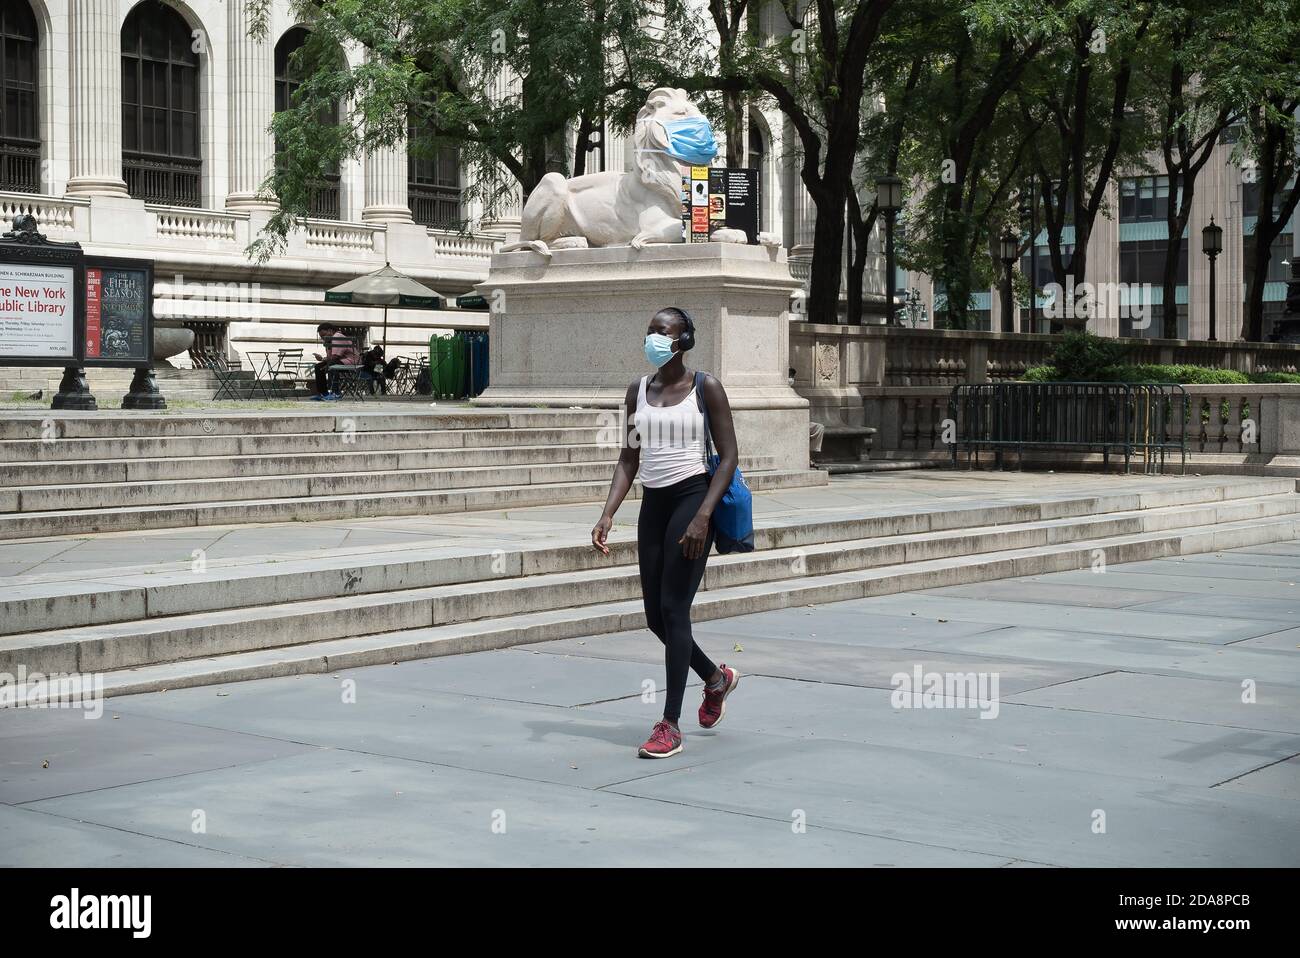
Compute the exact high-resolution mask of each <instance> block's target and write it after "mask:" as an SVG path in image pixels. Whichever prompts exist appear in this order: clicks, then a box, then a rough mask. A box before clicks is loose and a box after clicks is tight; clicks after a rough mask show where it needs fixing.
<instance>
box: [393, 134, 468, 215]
mask: <svg viewBox="0 0 1300 958" xmlns="http://www.w3.org/2000/svg"><path fill="white" fill-rule="evenodd" d="M406 142H407V154H406V156H407V160H406V170H407V173H406V181H407V182H406V195H407V203H408V204H409V205H410V207H411V216H412V217H413V218H414V219H415V222H417V223H421V224H423V225H425V226H435V227H438V228H441V229H454V228H456V227H457V226H458V225H459V223H460V221H461V211H460V152H459V151H458V150H457V149H456V148H455V147H454V146H445V145H435V144H434V143H433V142H432V138H431V137H430V136H429V135H427V134H426V135H424V136H421V135H420V128H419V127H418V126H417V123H416V122H415V121H413V122H412V123H411V126H410V128H409V135H408V136H407V140H406Z"/></svg>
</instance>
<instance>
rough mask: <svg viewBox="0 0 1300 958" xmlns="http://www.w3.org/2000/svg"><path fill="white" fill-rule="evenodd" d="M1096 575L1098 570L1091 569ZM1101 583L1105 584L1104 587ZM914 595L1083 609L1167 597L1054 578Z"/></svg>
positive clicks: (1126, 605) (1095, 582)
mask: <svg viewBox="0 0 1300 958" xmlns="http://www.w3.org/2000/svg"><path fill="white" fill-rule="evenodd" d="M1090 574H1092V575H1096V574H1097V573H1090ZM1103 585H1104V587H1103ZM913 594H914V595H947V596H956V597H957V598H962V599H1000V600H1002V601H1005V602H1029V603H1032V604H1036V605H1041V604H1044V603H1050V604H1052V605H1069V606H1079V607H1080V608H1085V609H1123V608H1129V607H1132V606H1137V605H1141V604H1142V603H1144V602H1157V601H1160V600H1162V599H1167V598H1169V593H1168V592H1160V591H1156V590H1154V589H1125V588H1119V589H1117V588H1114V586H1112V585H1111V584H1110V583H1109V582H1106V583H1103V581H1102V580H1101V579H1093V580H1092V581H1091V582H1088V583H1079V584H1077V585H1075V584H1071V583H1065V582H1059V581H1057V580H1055V579H1053V580H1051V581H1044V580H1042V579H1023V578H1021V579H1004V580H1002V581H1000V582H974V583H971V584H970V585H951V586H946V587H945V588H942V589H927V590H925V591H924V592H915V593H913Z"/></svg>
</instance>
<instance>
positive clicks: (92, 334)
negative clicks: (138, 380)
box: [86, 264, 152, 363]
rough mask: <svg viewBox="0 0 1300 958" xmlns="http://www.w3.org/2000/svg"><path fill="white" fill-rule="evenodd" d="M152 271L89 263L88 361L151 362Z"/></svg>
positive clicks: (87, 288)
mask: <svg viewBox="0 0 1300 958" xmlns="http://www.w3.org/2000/svg"><path fill="white" fill-rule="evenodd" d="M151 285H152V283H151V282H150V275H149V270H148V269H146V268H136V267H120V266H99V265H94V266H92V265H89V264H88V265H87V266H86V362H87V363H93V362H95V361H96V360H99V361H106V360H107V361H119V362H137V363H145V362H148V361H149V358H150V357H149V346H150V343H149V340H150V339H151V338H152V336H151V335H150V333H149V328H150V322H149V306H150V299H151V298H152V297H151V293H152V290H151V289H150V286H151Z"/></svg>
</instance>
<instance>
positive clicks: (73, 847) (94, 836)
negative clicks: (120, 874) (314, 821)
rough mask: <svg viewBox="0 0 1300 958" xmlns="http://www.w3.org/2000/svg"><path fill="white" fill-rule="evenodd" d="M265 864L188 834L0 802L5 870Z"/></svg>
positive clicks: (0, 851)
mask: <svg viewBox="0 0 1300 958" xmlns="http://www.w3.org/2000/svg"><path fill="white" fill-rule="evenodd" d="M143 863H148V864H149V865H150V866H151V867H154V868H260V867H267V866H268V865H269V864H271V863H269V862H266V861H262V860H259V859H257V858H250V857H247V856H244V855H232V854H230V853H228V852H221V851H214V850H213V849H211V848H203V847H200V846H198V845H196V844H192V843H191V842H189V841H187V840H186V839H185V838H184V837H183V836H178V837H176V838H172V839H162V838H154V837H151V836H149V835H141V834H139V833H138V832H134V831H129V830H123V829H120V828H110V827H107V826H104V825H93V824H91V823H89V822H79V821H75V820H72V819H69V818H66V817H64V816H60V815H51V814H49V813H47V812H40V811H36V810H34V809H30V808H15V807H13V806H11V805H0V868H48V867H50V866H51V865H56V866H58V867H59V868H137V867H139V866H140V865H141V864H143Z"/></svg>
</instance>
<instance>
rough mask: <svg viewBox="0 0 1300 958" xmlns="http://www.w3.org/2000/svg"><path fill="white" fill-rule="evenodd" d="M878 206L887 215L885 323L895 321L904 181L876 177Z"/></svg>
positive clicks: (895, 177)
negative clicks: (896, 224)
mask: <svg viewBox="0 0 1300 958" xmlns="http://www.w3.org/2000/svg"><path fill="white" fill-rule="evenodd" d="M876 206H877V207H879V208H880V212H882V213H884V214H885V304H886V309H887V310H888V312H887V313H886V314H885V322H887V323H888V324H889V325H890V326H893V325H894V323H895V319H894V310H895V308H896V307H895V304H894V216H895V215H896V214H897V213H898V211H899V210H901V209H902V208H903V181H902V180H900V179H899V178H898V177H897V176H878V177H876Z"/></svg>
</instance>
